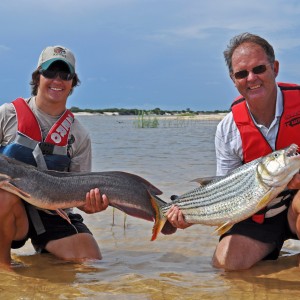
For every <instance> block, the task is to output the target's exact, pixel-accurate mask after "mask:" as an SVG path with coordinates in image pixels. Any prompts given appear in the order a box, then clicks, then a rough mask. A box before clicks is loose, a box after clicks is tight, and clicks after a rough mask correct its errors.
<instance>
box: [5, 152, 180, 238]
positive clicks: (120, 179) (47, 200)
mask: <svg viewBox="0 0 300 300" xmlns="http://www.w3.org/2000/svg"><path fill="white" fill-rule="evenodd" d="M0 188H2V189H4V190H6V191H8V192H11V193H13V194H15V195H18V196H19V197H21V198H22V199H24V200H25V201H27V202H28V203H30V204H32V205H34V206H37V207H39V208H43V209H50V210H58V211H60V210H61V209H64V208H71V207H77V206H81V205H83V204H84V203H85V198H86V193H87V192H88V191H90V190H91V189H93V188H99V189H100V191H101V193H103V194H106V195H107V197H108V199H109V205H111V206H113V207H115V208H117V209H119V210H121V211H123V212H125V213H126V214H128V215H130V216H133V217H137V218H141V219H144V220H148V221H154V219H155V211H154V208H153V207H152V204H151V201H150V200H151V197H152V196H151V195H160V194H162V192H161V191H160V190H159V189H158V188H157V187H155V186H154V185H152V184H151V183H150V182H148V181H147V180H145V179H143V178H142V177H139V176H137V175H134V174H130V173H126V172H119V171H110V172H89V173H68V172H56V171H41V170H38V169H37V168H35V167H33V166H30V165H28V164H24V163H22V162H19V161H17V160H15V159H11V158H8V157H6V156H4V155H0ZM163 203H164V202H163V201H162V200H161V204H163ZM175 231H176V228H175V227H173V226H172V225H171V224H170V223H166V226H164V228H163V230H162V232H163V233H164V234H171V233H174V232H175Z"/></svg>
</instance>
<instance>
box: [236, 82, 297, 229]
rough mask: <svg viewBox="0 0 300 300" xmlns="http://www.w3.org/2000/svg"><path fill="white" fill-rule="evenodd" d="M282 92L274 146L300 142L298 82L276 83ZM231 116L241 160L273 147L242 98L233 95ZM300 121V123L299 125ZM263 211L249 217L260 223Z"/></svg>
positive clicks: (248, 158) (262, 218)
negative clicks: (280, 111) (236, 129)
mask: <svg viewBox="0 0 300 300" xmlns="http://www.w3.org/2000/svg"><path fill="white" fill-rule="evenodd" d="M278 86H279V88H280V90H281V92H282V95H283V112H282V115H281V117H280V123H279V128H278V132H277V136H276V141H275V150H278V149H282V148H285V147H288V146H289V145H290V144H292V143H295V144H297V145H300V86H299V85H296V84H289V83H278ZM232 114H233V119H234V121H235V123H236V126H237V128H238V130H239V132H240V135H241V139H242V147H243V158H244V163H248V162H250V161H252V160H254V159H256V158H258V157H261V156H265V155H267V154H269V153H271V152H272V151H273V150H272V148H271V146H270V144H269V143H268V141H267V140H266V139H265V137H264V136H263V134H262V133H261V132H260V130H259V129H258V128H257V127H256V125H255V124H254V122H253V120H252V118H251V116H250V112H249V110H248V108H247V105H246V101H245V98H242V97H241V96H240V97H238V98H236V99H235V101H234V103H233V105H232ZM298 125H299V126H298ZM264 218H265V211H262V212H258V213H256V214H255V215H253V216H252V220H253V221H255V222H257V223H260V224H262V223H263V222H264Z"/></svg>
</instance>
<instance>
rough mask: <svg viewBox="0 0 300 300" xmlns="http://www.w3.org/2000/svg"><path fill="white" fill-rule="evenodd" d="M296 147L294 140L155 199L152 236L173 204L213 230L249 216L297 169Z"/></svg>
mask: <svg viewBox="0 0 300 300" xmlns="http://www.w3.org/2000/svg"><path fill="white" fill-rule="evenodd" d="M297 149H298V146H297V145H295V144H293V145H291V146H290V147H288V148H286V149H283V150H279V151H275V152H272V153H271V154H269V155H267V156H264V157H261V158H258V159H256V160H254V161H252V162H250V163H247V164H245V165H243V166H241V167H239V168H237V169H236V170H234V171H233V172H231V173H230V174H229V175H227V176H225V177H222V178H221V179H215V180H213V181H211V182H210V183H208V184H207V185H205V186H201V187H199V188H196V189H194V190H192V191H190V192H188V193H185V194H183V195H181V196H179V197H178V198H177V199H176V200H175V201H173V202H172V203H168V204H163V205H155V202H154V203H153V204H154V206H156V211H157V220H156V224H155V225H154V228H153V236H152V240H154V239H155V238H156V236H157V234H158V232H159V228H160V226H161V225H162V224H163V222H164V220H165V219H166V217H165V214H166V212H167V211H168V210H169V209H170V207H171V206H172V205H176V206H178V207H179V208H180V210H181V211H182V213H183V215H184V218H185V220H186V221H187V222H189V223H192V224H196V223H197V224H204V225H212V226H218V228H217V230H216V231H217V232H218V233H219V234H222V233H224V232H226V231H227V230H229V229H230V228H231V227H232V226H233V224H235V223H237V222H239V221H241V220H244V219H246V218H248V217H250V216H252V215H253V214H255V213H256V212H257V211H259V210H260V209H262V208H264V207H265V206H266V205H267V204H268V203H269V202H270V201H271V200H273V199H274V198H276V196H277V195H278V194H279V193H280V192H282V191H283V190H284V189H285V188H286V186H287V184H288V182H289V181H290V180H291V179H292V177H293V176H294V175H295V174H296V173H297V172H299V169H300V155H298V153H297ZM156 198H157V197H156Z"/></svg>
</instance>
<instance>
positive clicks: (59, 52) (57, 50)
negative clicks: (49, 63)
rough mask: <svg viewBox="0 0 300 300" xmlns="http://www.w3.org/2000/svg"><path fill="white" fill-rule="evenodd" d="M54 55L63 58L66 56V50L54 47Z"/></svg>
mask: <svg viewBox="0 0 300 300" xmlns="http://www.w3.org/2000/svg"><path fill="white" fill-rule="evenodd" d="M54 53H55V54H56V55H61V56H64V57H66V56H67V53H66V50H65V49H63V48H61V47H56V48H54Z"/></svg>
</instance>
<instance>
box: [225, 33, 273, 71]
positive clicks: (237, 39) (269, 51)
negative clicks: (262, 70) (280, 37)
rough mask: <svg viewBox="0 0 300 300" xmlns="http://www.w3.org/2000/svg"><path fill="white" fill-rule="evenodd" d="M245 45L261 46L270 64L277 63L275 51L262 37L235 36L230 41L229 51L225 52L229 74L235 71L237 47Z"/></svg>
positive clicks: (242, 34) (251, 35)
mask: <svg viewBox="0 0 300 300" xmlns="http://www.w3.org/2000/svg"><path fill="white" fill-rule="evenodd" d="M243 43H254V44H257V45H259V46H261V47H262V48H263V50H264V51H265V53H266V55H267V57H268V60H269V62H270V63H273V62H274V61H275V53H274V49H273V47H272V46H271V45H270V44H269V43H268V42H267V41H266V40H265V39H263V38H262V37H260V36H258V35H255V34H252V33H248V32H244V33H241V34H239V35H236V36H234V37H233V38H232V39H231V40H230V42H229V44H228V46H227V49H226V50H225V51H224V52H223V54H224V58H225V62H226V65H227V67H228V70H229V73H232V72H233V70H232V55H233V52H234V50H235V49H236V48H237V47H239V46H240V45H242V44H243Z"/></svg>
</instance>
